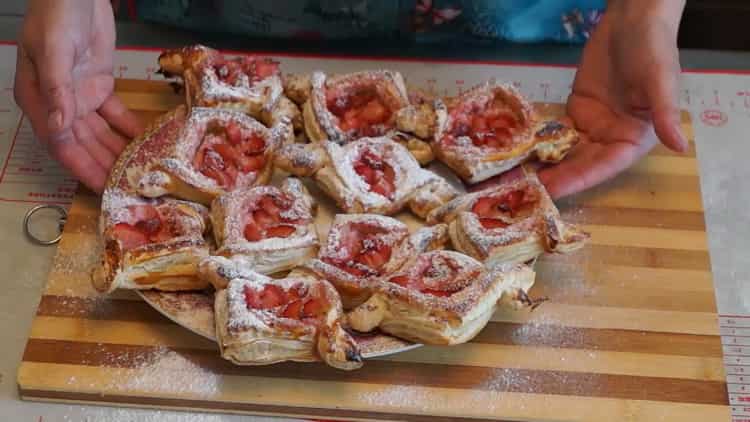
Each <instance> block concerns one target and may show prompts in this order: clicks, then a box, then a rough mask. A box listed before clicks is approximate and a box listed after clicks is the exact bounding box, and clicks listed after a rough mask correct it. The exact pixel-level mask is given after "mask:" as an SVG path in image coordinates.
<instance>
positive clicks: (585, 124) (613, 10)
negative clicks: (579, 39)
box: [539, 0, 688, 198]
mask: <svg viewBox="0 0 750 422" xmlns="http://www.w3.org/2000/svg"><path fill="white" fill-rule="evenodd" d="M684 4H685V2H684V1H682V0H655V1H654V0H620V1H610V4H609V8H608V10H607V12H606V13H605V14H604V16H603V17H602V20H601V22H600V23H599V25H598V26H597V28H596V30H595V31H594V34H593V35H592V37H591V39H590V40H589V41H588V44H587V45H586V47H585V48H584V51H583V58H582V61H581V64H580V66H579V69H578V72H577V73H576V77H575V82H574V84H573V91H572V93H571V95H570V97H568V104H567V113H568V115H569V116H570V117H571V118H572V119H573V122H574V123H575V126H576V128H577V129H578V130H579V131H580V132H581V133H582V135H583V138H584V139H583V140H582V142H581V143H580V144H578V145H577V146H576V147H575V148H574V150H573V151H571V153H570V154H569V156H568V157H567V158H566V159H565V160H564V161H563V162H561V163H560V164H558V165H555V166H551V167H547V168H544V169H542V170H540V171H539V177H540V179H541V180H542V182H543V183H544V184H545V186H546V187H547V189H548V190H549V192H550V194H551V195H552V196H553V197H555V198H558V197H562V196H566V195H570V194H573V193H577V192H580V191H582V190H585V189H587V188H589V187H592V186H594V185H596V184H598V183H601V182H603V181H605V180H607V179H609V178H611V177H613V176H615V175H616V174H618V173H619V172H621V171H623V170H625V169H627V168H628V167H629V166H631V165H632V164H633V163H635V161H636V160H638V159H639V158H641V157H642V156H644V155H645V154H646V153H648V151H649V150H650V149H651V148H652V147H653V146H654V145H656V142H657V138H658V140H660V141H661V142H662V143H663V144H664V145H666V146H667V147H669V148H671V149H673V150H675V151H685V150H686V149H687V148H688V143H687V141H686V139H685V137H684V135H683V134H682V132H681V131H680V109H679V99H678V98H679V97H678V95H679V76H680V71H681V70H680V63H679V56H678V50H677V30H678V27H679V20H680V17H681V15H682V9H683V8H684Z"/></svg>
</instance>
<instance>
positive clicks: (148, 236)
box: [113, 205, 178, 251]
mask: <svg viewBox="0 0 750 422" xmlns="http://www.w3.org/2000/svg"><path fill="white" fill-rule="evenodd" d="M128 211H129V212H130V218H129V221H128V222H127V223H126V222H122V223H117V224H115V226H114V228H113V235H114V237H115V238H116V239H117V240H119V241H120V245H121V246H122V249H123V250H125V251H129V250H131V249H135V248H137V247H139V246H143V245H147V244H149V243H156V242H163V241H166V240H169V239H171V238H173V237H175V236H177V234H178V233H176V229H175V228H174V227H170V226H169V225H168V224H164V221H163V218H162V216H161V215H160V214H159V211H158V210H157V209H156V207H154V206H153V205H131V206H129V207H128Z"/></svg>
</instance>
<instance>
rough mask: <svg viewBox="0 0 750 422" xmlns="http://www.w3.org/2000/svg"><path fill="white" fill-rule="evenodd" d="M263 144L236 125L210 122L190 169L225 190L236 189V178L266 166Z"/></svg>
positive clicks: (259, 137) (258, 137) (263, 141)
mask: <svg viewBox="0 0 750 422" xmlns="http://www.w3.org/2000/svg"><path fill="white" fill-rule="evenodd" d="M265 148H266V142H265V140H263V138H262V137H261V136H260V135H259V134H257V133H251V132H249V131H247V130H243V129H242V128H241V127H240V126H239V125H238V124H237V123H235V122H232V121H230V122H228V123H226V124H224V123H219V122H212V123H210V124H209V125H208V130H206V134H205V135H204V136H203V140H202V141H201V144H200V146H199V147H198V151H197V152H196V153H195V157H194V158H193V167H195V168H196V169H197V170H198V171H199V172H201V173H202V174H204V175H205V176H207V177H210V178H211V179H213V180H215V181H216V183H217V184H218V185H219V186H221V187H222V188H225V189H231V188H233V187H234V186H235V182H236V179H237V175H238V174H240V173H243V174H246V173H251V172H257V171H260V170H262V169H263V167H264V166H265V164H266V157H265V155H264V152H265Z"/></svg>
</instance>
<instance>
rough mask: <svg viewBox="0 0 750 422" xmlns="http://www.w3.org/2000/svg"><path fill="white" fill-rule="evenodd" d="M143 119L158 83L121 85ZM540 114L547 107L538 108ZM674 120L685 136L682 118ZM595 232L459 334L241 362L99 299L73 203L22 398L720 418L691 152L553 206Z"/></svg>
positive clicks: (79, 208) (82, 211)
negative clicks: (466, 335) (339, 361)
mask: <svg viewBox="0 0 750 422" xmlns="http://www.w3.org/2000/svg"><path fill="white" fill-rule="evenodd" d="M117 91H118V92H119V94H120V95H121V97H122V98H123V99H124V101H125V102H126V103H127V104H128V106H129V107H130V108H131V109H134V110H136V111H137V112H138V113H140V114H141V115H142V116H143V117H144V118H149V119H150V118H153V117H155V116H156V115H158V114H160V113H162V112H164V111H166V110H167V109H169V108H171V107H173V106H175V105H176V104H178V103H180V102H181V101H182V99H181V97H178V96H176V95H174V94H173V93H172V92H171V89H170V88H169V86H168V85H166V84H164V83H157V82H145V81H127V80H123V81H118V83H117ZM538 106H539V107H540V109H542V110H543V111H544V112H545V113H559V112H560V111H561V110H560V107H559V106H550V105H538ZM683 122H684V128H685V130H686V132H687V133H688V134H689V136H690V138H692V127H691V125H690V121H689V117H688V115H687V114H684V119H683ZM559 205H560V208H561V210H562V212H563V214H564V217H565V218H566V219H568V220H571V221H574V222H577V223H580V224H583V225H584V226H585V227H586V229H587V230H589V231H590V232H591V234H592V240H591V243H590V245H588V246H587V247H586V248H585V249H584V250H582V251H580V252H578V253H576V254H573V255H569V256H545V257H543V258H542V259H541V260H540V261H539V263H538V266H537V269H538V276H537V283H536V286H535V287H534V288H533V290H532V293H533V295H534V296H547V297H549V298H550V301H549V302H546V303H544V304H543V305H542V306H540V307H539V308H538V309H536V310H535V311H533V312H529V311H527V310H524V311H519V312H509V311H503V312H499V313H498V314H496V315H495V316H494V317H493V319H492V321H491V322H490V323H489V325H488V326H487V327H486V328H485V329H484V330H483V331H482V332H481V333H480V334H479V336H478V337H477V338H476V339H474V340H473V341H472V342H471V343H469V344H465V345H460V346H455V347H432V346H426V347H423V348H419V349H416V350H412V351H409V352H405V353H401V354H397V355H393V356H389V357H385V358H379V359H374V360H368V361H367V362H366V363H365V366H364V367H363V368H362V369H361V370H358V371H354V372H349V373H345V372H341V371H337V370H334V369H332V368H329V367H326V366H324V365H322V364H292V363H290V364H280V365H274V366H267V367H238V366H234V365H232V364H230V363H228V362H226V361H224V360H222V359H221V358H220V357H219V355H218V352H217V350H216V347H215V345H214V344H212V343H211V342H209V341H208V340H205V339H203V338H201V337H199V336H197V335H195V334H192V333H190V332H188V331H187V330H185V329H183V328H181V327H179V326H177V325H175V324H173V323H171V322H170V321H169V320H167V319H166V318H164V317H163V316H161V315H160V314H159V313H158V312H156V311H155V310H153V309H152V308H150V307H149V306H148V305H147V304H146V303H144V302H142V301H141V300H139V299H138V297H137V296H135V295H134V294H132V293H131V292H122V291H118V292H115V293H114V294H112V295H109V296H100V295H97V294H96V293H95V292H94V291H93V289H92V288H91V287H90V284H89V272H90V270H91V268H92V266H93V265H95V263H96V262H97V260H98V255H97V254H98V252H97V246H96V244H97V240H96V227H97V217H98V213H99V202H98V199H97V198H96V197H93V196H91V195H86V194H79V195H78V196H77V198H76V200H75V202H74V204H73V207H72V209H71V210H70V216H69V219H68V223H67V225H66V227H65V232H64V235H63V238H62V241H61V242H60V245H59V248H58V253H57V257H56V258H55V262H54V267H53V269H52V271H51V273H50V275H49V281H48V283H47V286H46V288H45V291H44V294H43V296H42V298H41V302H40V305H39V309H38V311H37V316H36V318H35V320H34V323H33V326H32V329H31V333H30V336H29V340H28V344H27V345H26V350H25V353H24V355H23V361H22V363H21V366H20V369H19V372H18V384H19V390H20V394H21V396H22V397H23V398H24V399H29V400H45V401H68V402H87V403H89V402H90V403H100V404H114V405H124V406H141V407H160V408H161V407H164V408H179V409H195V410H206V411H216V412H232V413H235V412H236V413H255V414H271V415H294V416H307V417H329V418H330V417H335V418H343V419H389V420H393V419H408V420H429V421H435V420H461V419H471V418H481V419H486V418H497V419H513V420H520V419H523V420H591V421H601V420H605V419H611V420H644V421H646V420H647V421H650V420H657V419H658V420H679V421H720V420H728V419H729V409H728V398H727V388H726V383H725V378H724V369H723V364H722V349H721V341H720V339H719V332H718V323H717V316H716V306H715V302H714V288H713V282H712V279H711V266H710V261H709V254H708V250H707V242H706V233H705V230H706V228H705V223H704V217H703V209H702V204H701V195H700V191H699V178H698V169H697V160H696V157H695V147H694V143H693V142H692V140H691V148H690V151H689V152H688V153H687V154H686V155H684V156H681V155H676V154H674V153H672V152H670V151H668V150H666V149H665V148H663V147H661V146H659V147H657V148H656V149H654V151H653V152H652V153H651V154H650V155H649V156H648V157H646V158H645V159H644V160H642V161H641V162H640V163H639V164H637V165H636V166H634V167H633V168H631V169H630V170H629V171H628V172H627V173H625V174H623V175H622V176H620V177H619V178H617V179H616V180H614V181H612V182H610V183H607V184H605V185H603V186H600V187H597V188H595V189H593V190H591V191H589V192H587V193H585V194H583V195H579V196H577V197H575V198H573V199H570V200H566V201H563V202H562V203H560V204H559Z"/></svg>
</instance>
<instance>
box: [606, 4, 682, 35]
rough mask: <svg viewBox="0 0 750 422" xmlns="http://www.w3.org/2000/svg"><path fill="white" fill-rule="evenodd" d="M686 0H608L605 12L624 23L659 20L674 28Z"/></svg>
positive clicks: (677, 23) (677, 26)
mask: <svg viewBox="0 0 750 422" xmlns="http://www.w3.org/2000/svg"><path fill="white" fill-rule="evenodd" d="M685 3H686V0H609V1H608V2H607V14H608V15H610V18H612V19H614V20H619V21H621V22H622V23H626V24H631V23H632V24H637V23H643V22H660V23H662V24H664V25H666V26H668V27H670V28H672V29H674V32H675V36H676V35H677V30H678V29H679V26H680V20H681V19H682V12H683V11H684V9H685Z"/></svg>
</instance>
